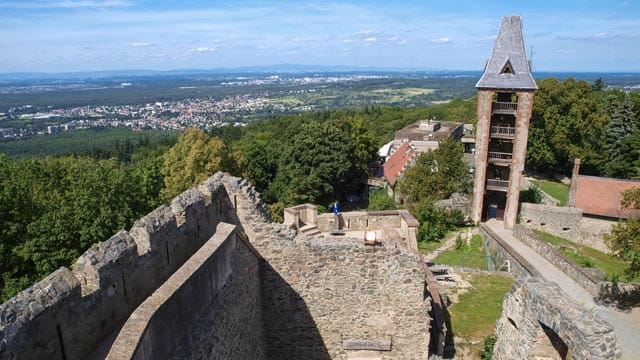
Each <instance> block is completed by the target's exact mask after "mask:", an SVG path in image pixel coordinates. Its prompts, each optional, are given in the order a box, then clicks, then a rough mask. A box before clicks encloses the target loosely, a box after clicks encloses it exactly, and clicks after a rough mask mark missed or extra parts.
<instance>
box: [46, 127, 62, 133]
mask: <svg viewBox="0 0 640 360" xmlns="http://www.w3.org/2000/svg"><path fill="white" fill-rule="evenodd" d="M59 131H60V126H59V125H49V126H47V133H48V134H55V133H57V132H59Z"/></svg>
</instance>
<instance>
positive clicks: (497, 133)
mask: <svg viewBox="0 0 640 360" xmlns="http://www.w3.org/2000/svg"><path fill="white" fill-rule="evenodd" d="M491 136H492V137H500V138H507V139H513V138H515V137H516V128H515V127H513V126H501V125H494V126H491Z"/></svg>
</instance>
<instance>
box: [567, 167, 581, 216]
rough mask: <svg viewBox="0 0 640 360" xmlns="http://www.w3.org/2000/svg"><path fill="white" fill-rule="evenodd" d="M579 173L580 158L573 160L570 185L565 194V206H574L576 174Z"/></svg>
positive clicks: (576, 184) (576, 185)
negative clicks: (567, 192)
mask: <svg viewBox="0 0 640 360" xmlns="http://www.w3.org/2000/svg"><path fill="white" fill-rule="evenodd" d="M579 174H580V159H575V160H574V161H573V172H572V173H571V186H569V194H568V195H567V206H569V207H575V206H576V191H577V190H578V176H579Z"/></svg>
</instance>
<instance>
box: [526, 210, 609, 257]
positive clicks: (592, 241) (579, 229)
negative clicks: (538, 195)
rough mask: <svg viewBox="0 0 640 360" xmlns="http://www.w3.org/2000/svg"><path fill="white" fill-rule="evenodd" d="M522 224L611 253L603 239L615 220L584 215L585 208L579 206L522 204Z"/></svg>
mask: <svg viewBox="0 0 640 360" xmlns="http://www.w3.org/2000/svg"><path fill="white" fill-rule="evenodd" d="M520 223H521V224H523V225H525V226H527V227H528V228H531V229H536V230H540V231H544V232H547V233H549V234H552V235H556V236H559V237H562V238H565V239H568V240H571V241H573V242H575V243H577V244H582V245H586V246H589V247H592V248H594V249H598V250H600V251H604V252H611V250H610V249H609V248H608V247H607V246H606V244H605V243H604V240H603V239H604V235H605V234H607V233H609V231H610V229H611V225H612V224H614V222H613V221H609V220H602V219H594V218H588V217H583V216H582V210H581V209H578V208H573V207H564V206H562V207H561V206H553V205H542V204H528V203H523V204H521V209H520Z"/></svg>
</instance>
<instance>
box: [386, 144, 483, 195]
mask: <svg viewBox="0 0 640 360" xmlns="http://www.w3.org/2000/svg"><path fill="white" fill-rule="evenodd" d="M470 181H471V174H470V173H469V166H468V165H467V163H466V162H465V161H464V159H463V158H462V144H461V143H459V142H457V141H454V140H452V139H447V140H444V141H442V142H441V143H440V146H439V147H438V148H437V149H436V150H433V151H428V152H426V153H422V154H420V155H418V157H417V158H416V159H415V164H414V165H413V166H411V167H410V168H409V169H407V170H406V171H405V173H404V176H403V177H402V179H401V180H400V181H399V183H398V188H399V191H400V192H401V193H402V194H403V196H406V198H407V200H408V201H409V202H413V203H419V202H422V201H423V200H425V199H431V200H440V199H446V198H448V197H449V196H450V195H451V194H452V193H454V192H467V191H468V190H469V189H470Z"/></svg>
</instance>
